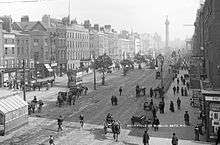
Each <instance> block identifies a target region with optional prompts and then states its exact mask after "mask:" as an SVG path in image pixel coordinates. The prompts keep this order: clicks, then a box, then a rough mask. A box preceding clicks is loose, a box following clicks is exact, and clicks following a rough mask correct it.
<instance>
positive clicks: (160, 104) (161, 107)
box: [159, 101, 163, 114]
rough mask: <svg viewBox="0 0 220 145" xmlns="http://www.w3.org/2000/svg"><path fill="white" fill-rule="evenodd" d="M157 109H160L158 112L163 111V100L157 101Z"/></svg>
mask: <svg viewBox="0 0 220 145" xmlns="http://www.w3.org/2000/svg"><path fill="white" fill-rule="evenodd" d="M159 109H160V114H162V113H163V102H162V101H160V103H159Z"/></svg>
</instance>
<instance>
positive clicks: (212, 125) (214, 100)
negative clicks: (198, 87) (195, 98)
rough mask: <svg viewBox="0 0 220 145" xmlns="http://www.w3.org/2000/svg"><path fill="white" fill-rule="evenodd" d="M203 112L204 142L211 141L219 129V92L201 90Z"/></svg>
mask: <svg viewBox="0 0 220 145" xmlns="http://www.w3.org/2000/svg"><path fill="white" fill-rule="evenodd" d="M202 95H203V97H204V104H205V105H204V110H205V116H206V119H205V130H206V140H207V141H212V140H214V139H216V137H217V131H218V128H219V127H220V91H214V90H212V91H207V90H202Z"/></svg>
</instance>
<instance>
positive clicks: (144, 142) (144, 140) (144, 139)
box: [143, 131, 150, 145]
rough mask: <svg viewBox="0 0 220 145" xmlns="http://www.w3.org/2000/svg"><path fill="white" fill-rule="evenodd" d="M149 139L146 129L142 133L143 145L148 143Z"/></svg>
mask: <svg viewBox="0 0 220 145" xmlns="http://www.w3.org/2000/svg"><path fill="white" fill-rule="evenodd" d="M149 140H150V137H149V135H148V133H147V131H144V135H143V144H144V145H147V144H149Z"/></svg>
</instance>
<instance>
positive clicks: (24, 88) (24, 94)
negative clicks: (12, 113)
mask: <svg viewBox="0 0 220 145" xmlns="http://www.w3.org/2000/svg"><path fill="white" fill-rule="evenodd" d="M22 67H23V72H22V73H23V97H24V101H26V87H25V60H24V59H23V66H22Z"/></svg>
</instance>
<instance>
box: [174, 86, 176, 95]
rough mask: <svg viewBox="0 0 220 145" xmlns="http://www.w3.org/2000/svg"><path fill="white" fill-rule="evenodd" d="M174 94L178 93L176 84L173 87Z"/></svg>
mask: <svg viewBox="0 0 220 145" xmlns="http://www.w3.org/2000/svg"><path fill="white" fill-rule="evenodd" d="M173 94H174V95H175V94H176V87H175V86H174V87H173Z"/></svg>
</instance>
